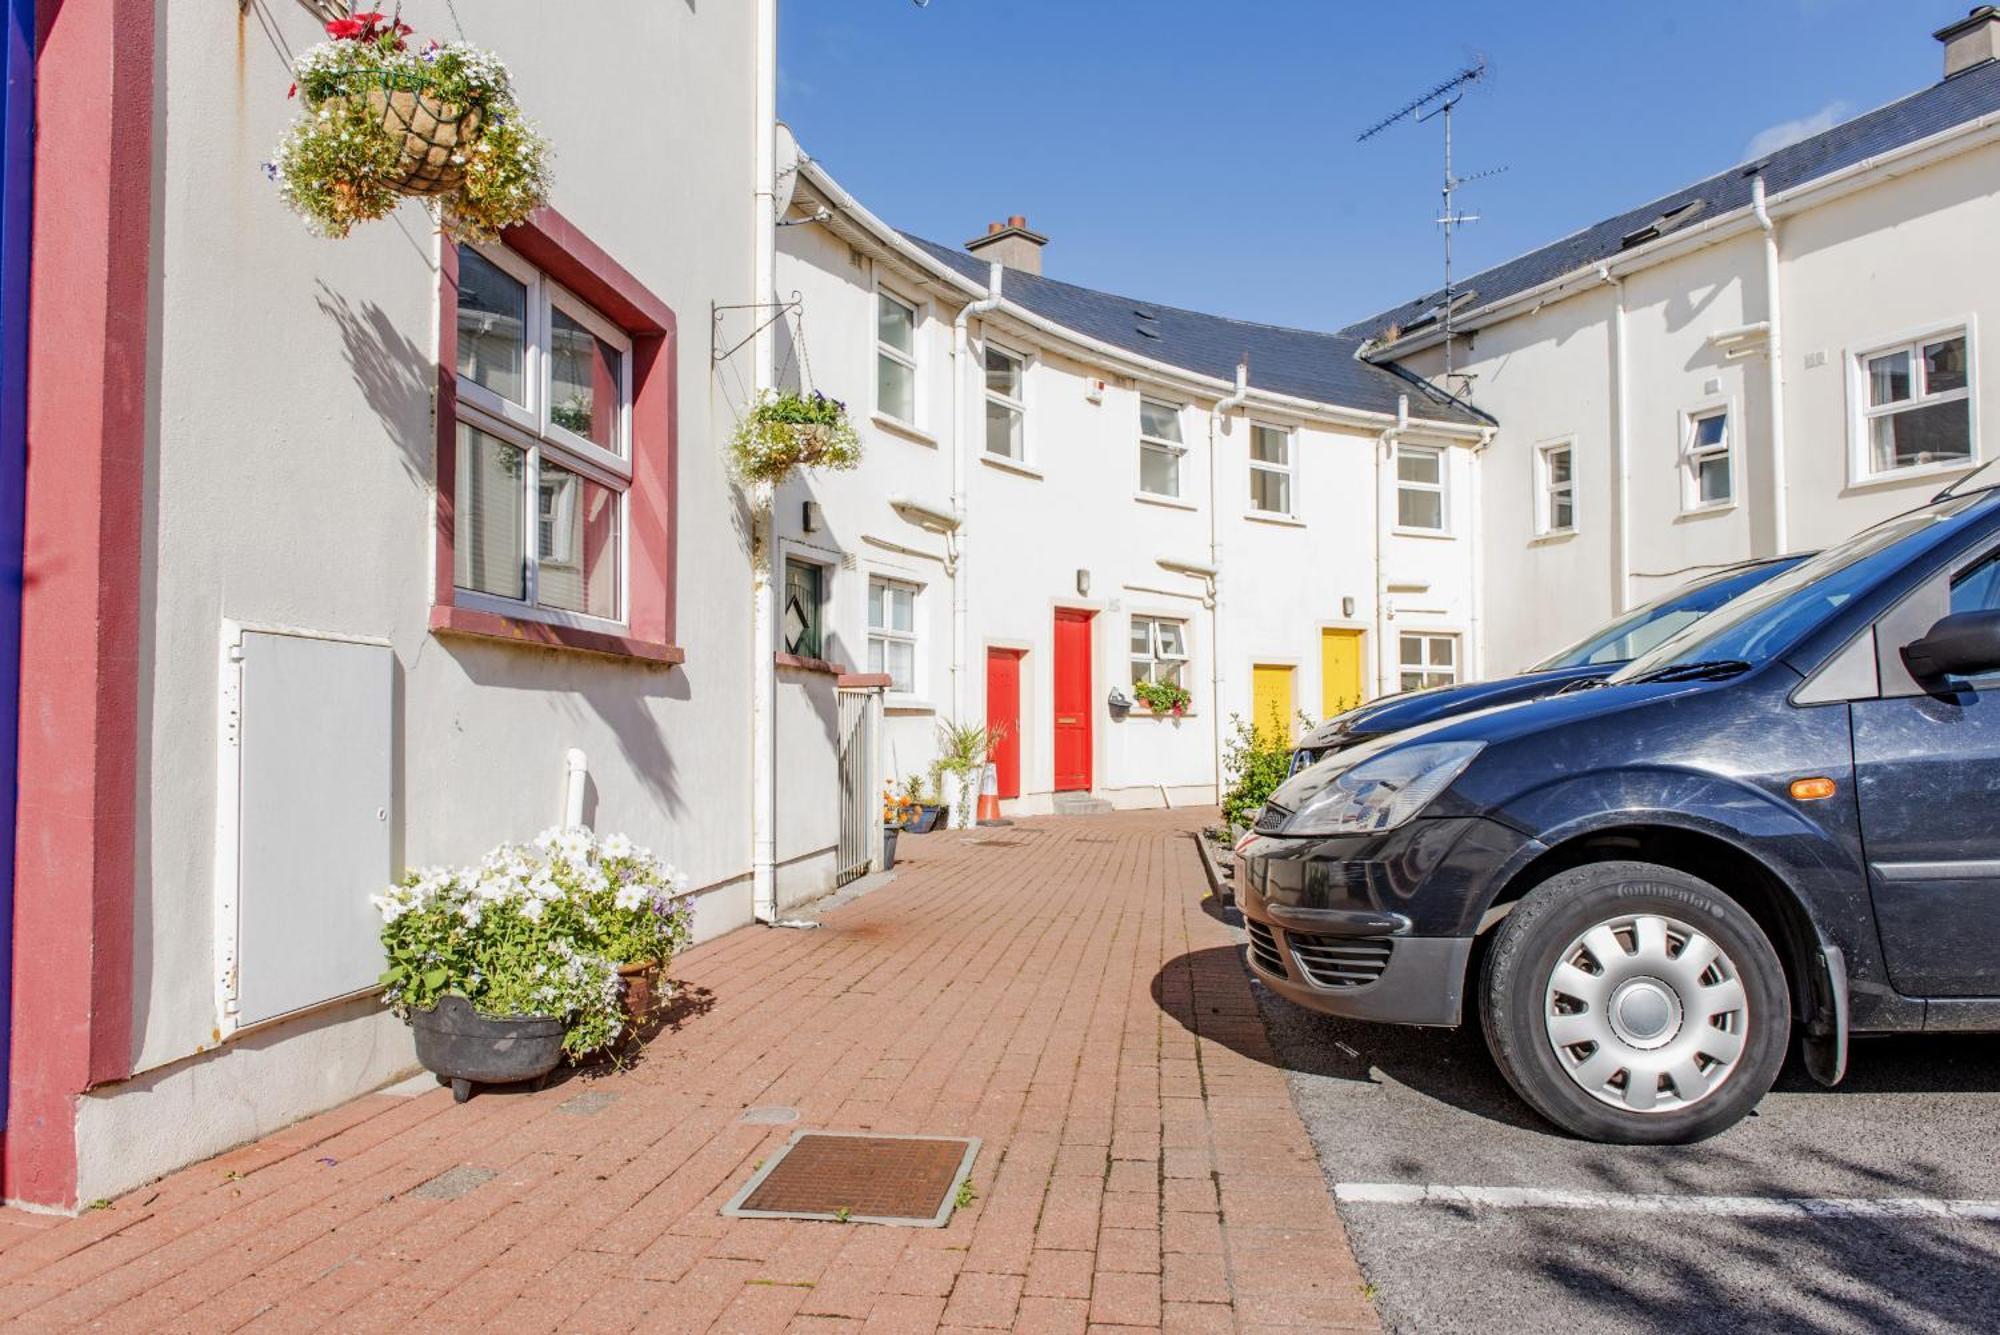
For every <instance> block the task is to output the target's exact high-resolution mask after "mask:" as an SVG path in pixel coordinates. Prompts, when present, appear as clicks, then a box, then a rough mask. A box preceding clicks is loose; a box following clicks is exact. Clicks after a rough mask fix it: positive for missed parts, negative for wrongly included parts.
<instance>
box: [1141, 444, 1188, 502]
mask: <svg viewBox="0 0 2000 1335" xmlns="http://www.w3.org/2000/svg"><path fill="white" fill-rule="evenodd" d="M1139 489H1140V490H1141V491H1147V492H1151V493H1152V494H1153V495H1155V496H1178V495H1180V494H1181V457H1180V455H1179V454H1177V453H1175V452H1174V451H1173V450H1170V449H1168V448H1167V447H1166V446H1164V445H1141V446H1140V447H1139Z"/></svg>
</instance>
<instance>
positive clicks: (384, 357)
mask: <svg viewBox="0 0 2000 1335" xmlns="http://www.w3.org/2000/svg"><path fill="white" fill-rule="evenodd" d="M318 286H319V295H318V296H317V297H316V298H314V301H315V304H317V305H318V306H319V308H320V310H321V312H323V313H324V314H325V315H326V316H327V318H329V319H331V320H332V321H333V322H334V323H335V324H336V325H338V326H339V327H340V346H341V353H342V355H343V356H344V357H345V358H346V360H347V369H348V371H349V373H350V374H352V375H353V377H354V382H355V383H356V384H358V385H360V386H361V392H362V394H363V395H364V396H365V397H366V398H367V400H368V406H369V407H370V408H371V409H373V410H374V412H375V415H376V417H378V418H380V419H381V422H382V429H383V431H384V432H385V433H387V435H388V437H389V439H391V440H393V441H395V442H396V448H397V449H399V450H400V451H402V455H403V469H404V471H405V472H407V473H408V474H409V475H410V477H411V478H412V479H414V480H416V481H418V482H421V483H424V484H426V485H428V484H429V482H430V479H431V461H432V458H433V457H434V454H435V450H434V448H433V447H434V445H435V442H434V441H433V440H432V438H431V432H430V422H431V400H432V397H433V394H434V392H435V391H436V389H437V380H436V369H435V368H436V365H437V364H436V362H434V361H433V360H432V358H431V353H430V351H429V350H428V349H427V348H421V347H418V346H417V344H416V343H414V342H412V341H411V340H410V339H409V338H408V337H407V336H405V335H404V333H403V331H402V330H400V329H398V328H397V327H396V325H395V322H394V321H392V320H391V319H390V318H389V316H388V314H387V313H386V312H384V311H383V310H382V308H381V307H379V306H377V305H375V304H374V303H373V302H369V303H367V304H365V305H363V306H360V307H356V306H355V305H354V304H353V303H352V302H350V301H349V300H348V299H347V298H346V297H345V296H343V295H341V294H340V293H339V292H336V291H334V290H333V289H332V288H330V287H328V286H327V285H326V284H325V283H324V282H321V283H320V284H318Z"/></svg>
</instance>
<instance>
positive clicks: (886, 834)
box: [882, 825, 902, 871]
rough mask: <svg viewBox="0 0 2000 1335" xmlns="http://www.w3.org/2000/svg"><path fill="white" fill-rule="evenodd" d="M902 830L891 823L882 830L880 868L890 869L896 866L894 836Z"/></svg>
mask: <svg viewBox="0 0 2000 1335" xmlns="http://www.w3.org/2000/svg"><path fill="white" fill-rule="evenodd" d="M901 833H902V831H901V830H900V829H898V828H897V827H896V826H894V825H891V826H888V827H886V828H885V829H883V831H882V870H883V871H891V870H893V869H894V868H895V866H896V836H897V835H899V834H901Z"/></svg>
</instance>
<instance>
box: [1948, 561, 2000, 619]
mask: <svg viewBox="0 0 2000 1335" xmlns="http://www.w3.org/2000/svg"><path fill="white" fill-rule="evenodd" d="M1996 608H2000V556H1989V557H1987V558H1986V559H1985V560H1984V561H1981V562H1980V563H1979V564H1978V565H1976V566H1974V567H1972V569H1970V570H1967V571H1964V572H1962V573H1960V574H1958V575H1954V576H1953V577H1952V581H1951V611H1952V615H1954V616H1956V615H1957V614H1958V613H1960V612H1991V611H1993V610H1994V609H1996Z"/></svg>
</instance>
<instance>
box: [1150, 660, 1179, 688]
mask: <svg viewBox="0 0 2000 1335" xmlns="http://www.w3.org/2000/svg"><path fill="white" fill-rule="evenodd" d="M1185 666H1186V664H1184V663H1181V662H1180V661H1178V660H1170V661H1167V662H1161V663H1155V664H1154V665H1153V680H1154V681H1170V682H1172V683H1173V684H1174V685H1176V686H1178V685H1180V684H1181V669H1182V668H1183V667H1185Z"/></svg>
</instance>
